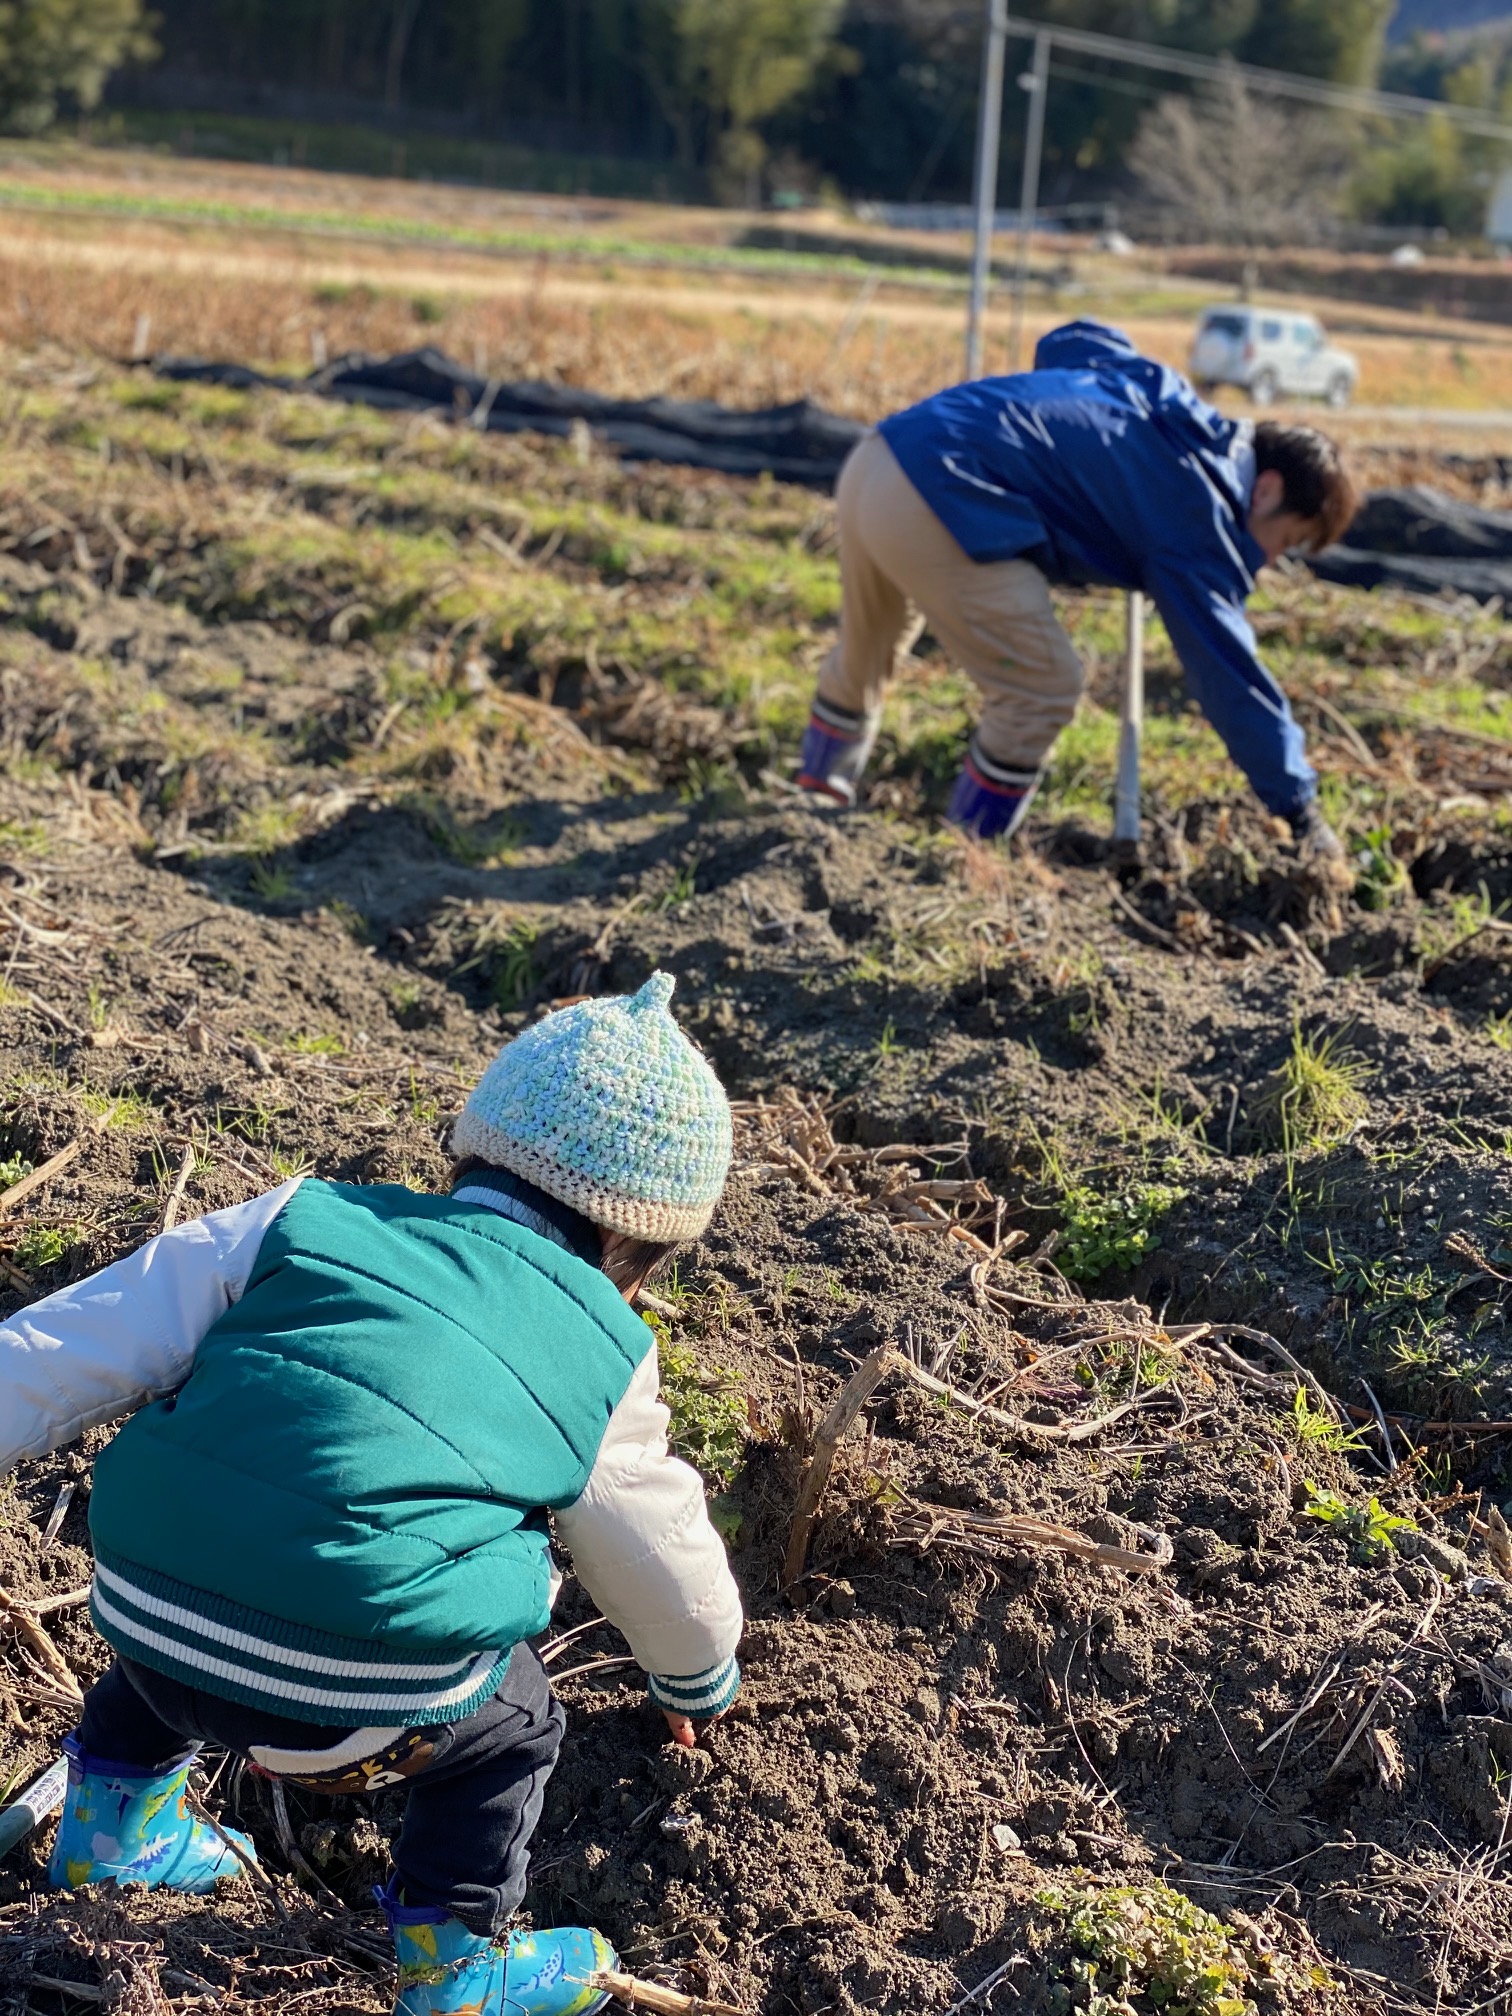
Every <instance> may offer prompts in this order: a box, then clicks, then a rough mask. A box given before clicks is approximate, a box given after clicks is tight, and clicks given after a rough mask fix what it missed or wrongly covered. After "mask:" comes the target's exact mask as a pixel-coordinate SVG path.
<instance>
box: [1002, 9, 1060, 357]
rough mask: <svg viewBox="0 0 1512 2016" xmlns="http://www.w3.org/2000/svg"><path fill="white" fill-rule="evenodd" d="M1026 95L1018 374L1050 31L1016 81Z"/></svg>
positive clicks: (1016, 303) (1016, 292)
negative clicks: (1027, 95)
mask: <svg viewBox="0 0 1512 2016" xmlns="http://www.w3.org/2000/svg"><path fill="white" fill-rule="evenodd" d="M1018 81H1019V83H1020V85H1021V86H1022V88H1023V89H1024V90H1025V91H1027V92H1028V93H1029V114H1028V122H1027V126H1026V130H1025V133H1024V179H1023V181H1022V183H1021V184H1020V186H1019V229H1018V263H1017V267H1016V269H1015V272H1014V276H1013V340H1012V343H1011V345H1010V348H1009V352H1008V367H1009V369H1010V370H1012V371H1017V370H1018V369H1019V367H1020V364H1021V363H1022V361H1023V358H1022V353H1023V347H1024V297H1025V295H1026V294H1027V293H1028V291H1029V241H1030V239H1031V238H1032V236H1033V234H1034V219H1035V214H1036V212H1037V211H1038V210H1039V185H1040V162H1041V160H1042V159H1043V156H1044V152H1045V100H1046V99H1047V98H1048V97H1049V95H1050V30H1049V29H1048V28H1041V29H1040V31H1039V33H1038V34H1037V35H1036V36H1035V38H1034V61H1033V62H1032V64H1031V65H1030V67H1029V69H1028V71H1027V72H1026V73H1025V74H1024V75H1023V76H1022V77H1020V79H1019V80H1018Z"/></svg>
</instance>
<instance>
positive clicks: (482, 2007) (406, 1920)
mask: <svg viewBox="0 0 1512 2016" xmlns="http://www.w3.org/2000/svg"><path fill="white" fill-rule="evenodd" d="M377 1895H378V1901H379V1903H380V1904H381V1905H382V1906H383V1909H384V1912H385V1914H386V1916H387V1918H388V1921H389V1927H390V1930H391V1931H392V1932H393V1935H394V1950H395V1952H396V1953H397V1955H398V1958H399V1999H398V2000H397V2002H395V2004H394V2016H593V2012H594V2011H595V2010H597V2009H602V2008H603V2007H604V2004H605V2003H606V2002H607V2001H608V2000H609V1997H608V1995H607V1994H606V1993H605V1992H604V1990H603V1989H602V1988H594V1987H592V1986H591V1985H590V1984H591V1982H592V1978H593V1976H594V1975H595V1974H597V1973H599V1972H600V1971H602V1970H603V1969H605V1968H614V1967H617V1966H618V1965H619V1960H618V1957H617V1955H616V1954H615V1951H614V1948H613V1947H612V1946H611V1945H610V1944H609V1942H608V1940H607V1939H605V1938H604V1936H603V1935H602V1933H599V1932H594V1931H590V1930H588V1929H587V1928H585V1927H582V1926H576V1925H572V1926H565V1927H560V1928H558V1929H557V1930H555V1931H550V1932H510V1933H508V1934H507V1935H505V1936H504V1937H502V1938H499V1939H490V1938H487V1937H485V1936H484V1935H483V1934H482V1933H478V1932H469V1931H468V1929H467V1927H466V1926H465V1925H464V1924H463V1923H462V1921H461V1920H460V1919H458V1918H450V1917H448V1916H447V1914H446V1913H445V1912H444V1911H435V1910H429V1909H425V1908H422V1907H418V1906H411V1905H407V1904H404V1903H401V1902H400V1893H399V1888H398V1883H397V1880H395V1881H391V1882H390V1883H389V1885H388V1887H387V1889H384V1890H380V1891H379V1892H378V1893H377Z"/></svg>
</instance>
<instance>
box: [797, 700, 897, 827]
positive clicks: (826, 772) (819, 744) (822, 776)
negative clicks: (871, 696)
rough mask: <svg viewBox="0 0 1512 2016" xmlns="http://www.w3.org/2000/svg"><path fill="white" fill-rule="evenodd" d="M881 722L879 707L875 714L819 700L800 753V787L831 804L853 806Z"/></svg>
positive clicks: (812, 712)
mask: <svg viewBox="0 0 1512 2016" xmlns="http://www.w3.org/2000/svg"><path fill="white" fill-rule="evenodd" d="M881 725H882V714H881V710H880V709H878V710H877V711H876V712H875V713H872V714H852V713H851V712H849V710H848V709H846V708H844V707H836V706H835V705H834V704H833V703H832V702H831V701H828V700H820V699H816V700H815V701H814V704H813V707H812V708H811V709H810V712H809V724H808V726H807V728H805V729H804V731H803V747H802V748H801V750H800V751H799V754H798V787H799V789H800V790H802V791H810V792H812V793H813V795H814V796H815V797H816V798H827V799H828V800H829V801H830V803H831V804H832V805H840V806H849V805H854V804H855V802H856V787H857V786H858V785H859V784H860V782H861V776H862V772H863V771H864V770H865V769H866V766H867V764H868V763H869V762H870V760H871V753H872V749H873V748H874V746H875V745H876V740H877V730H878V728H879V727H880V726H881Z"/></svg>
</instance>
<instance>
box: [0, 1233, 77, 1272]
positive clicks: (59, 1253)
mask: <svg viewBox="0 0 1512 2016" xmlns="http://www.w3.org/2000/svg"><path fill="white" fill-rule="evenodd" d="M83 1236H84V1234H83V1228H82V1227H81V1226H78V1225H67V1226H64V1225H28V1226H27V1228H26V1230H25V1231H24V1232H23V1233H22V1234H21V1237H20V1238H19V1239H18V1240H17V1241H16V1244H15V1247H14V1248H13V1251H14V1253H15V1259H16V1265H17V1266H18V1267H24V1268H25V1270H26V1272H27V1273H28V1274H36V1273H38V1272H40V1270H41V1269H42V1268H44V1267H55V1266H56V1265H57V1264H58V1262H59V1261H60V1260H61V1259H63V1257H64V1256H65V1255H66V1254H68V1253H71V1252H72V1251H73V1249H74V1247H75V1246H77V1245H78V1243H79V1241H80V1239H82V1237H83Z"/></svg>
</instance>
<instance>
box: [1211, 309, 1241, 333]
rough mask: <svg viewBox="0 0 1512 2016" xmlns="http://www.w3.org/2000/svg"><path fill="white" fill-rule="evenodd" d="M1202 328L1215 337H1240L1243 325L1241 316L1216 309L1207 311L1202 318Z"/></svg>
mask: <svg viewBox="0 0 1512 2016" xmlns="http://www.w3.org/2000/svg"><path fill="white" fill-rule="evenodd" d="M1202 326H1203V328H1204V330H1208V331H1211V333H1212V334H1213V335H1215V336H1242V335H1243V334H1244V326H1245V325H1244V317H1243V316H1242V315H1235V314H1233V313H1225V311H1224V310H1223V309H1221V308H1218V309H1209V311H1208V313H1207V314H1206V315H1204V316H1203V318H1202Z"/></svg>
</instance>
